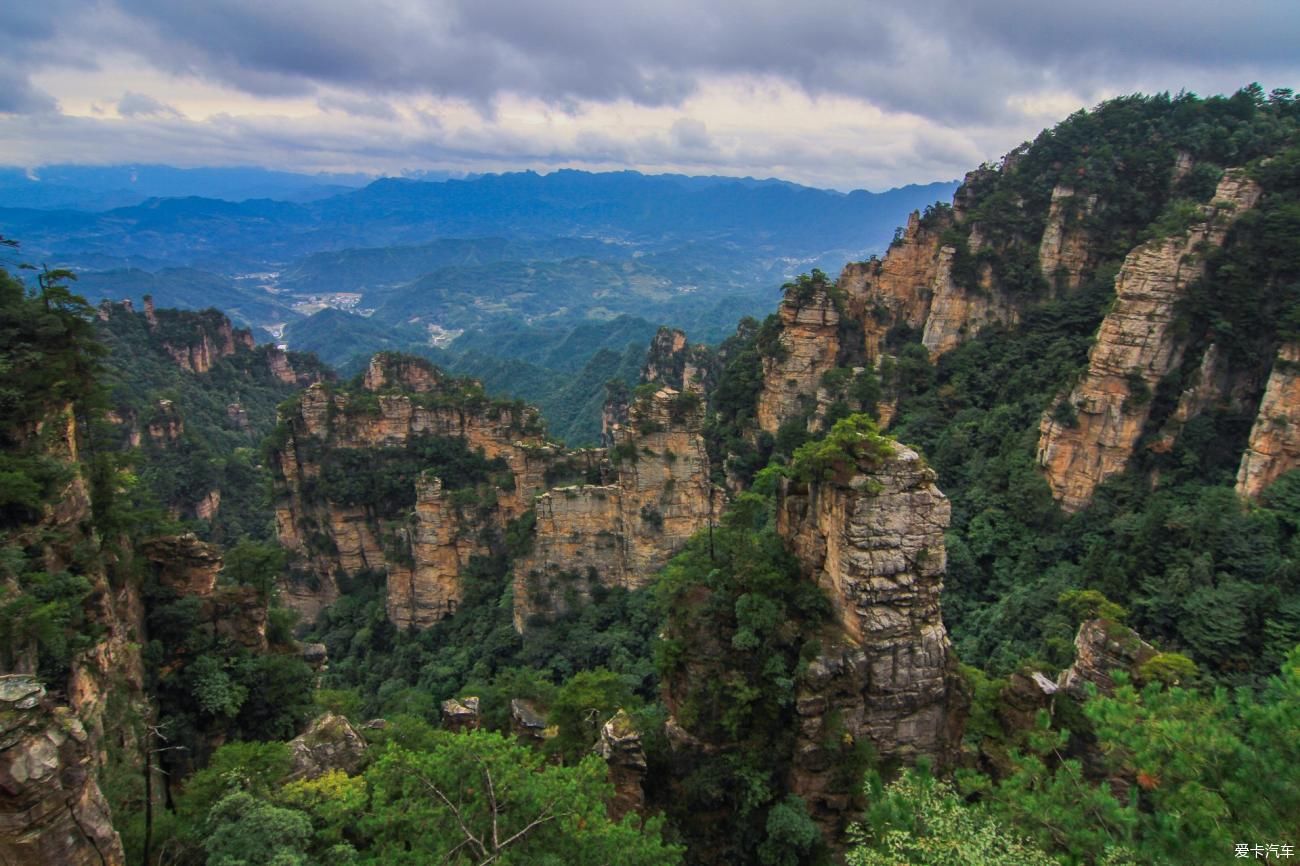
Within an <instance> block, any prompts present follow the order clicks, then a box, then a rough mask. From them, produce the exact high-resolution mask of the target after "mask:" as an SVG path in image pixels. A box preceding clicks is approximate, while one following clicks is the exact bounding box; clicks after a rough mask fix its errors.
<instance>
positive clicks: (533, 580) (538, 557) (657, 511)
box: [514, 387, 722, 631]
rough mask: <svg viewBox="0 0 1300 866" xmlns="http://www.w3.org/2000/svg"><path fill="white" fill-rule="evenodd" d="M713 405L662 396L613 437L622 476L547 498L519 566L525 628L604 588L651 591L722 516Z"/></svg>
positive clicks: (650, 399) (638, 408)
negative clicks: (712, 453) (712, 464)
mask: <svg viewBox="0 0 1300 866" xmlns="http://www.w3.org/2000/svg"><path fill="white" fill-rule="evenodd" d="M703 425H704V404H703V400H702V399H701V398H700V397H699V395H698V394H696V393H695V392H693V391H681V392H679V391H676V390H674V389H672V388H666V387H665V388H661V389H659V390H658V391H655V392H654V393H652V394H643V395H642V396H641V397H640V398H638V399H637V400H636V401H635V402H634V403H633V404H632V406H631V408H630V410H629V419H628V423H627V424H626V425H618V426H616V427H615V428H614V429H613V430H612V431H611V433H612V436H613V438H614V442H615V444H614V446H613V447H612V449H611V450H610V455H611V461H612V462H613V463H614V466H613V470H612V471H613V473H614V478H613V480H612V482H611V483H608V484H601V485H590V484H583V485H575V486H571V487H563V488H558V489H551V490H548V491H547V492H546V493H543V494H541V495H540V496H538V497H537V500H536V502H535V504H534V508H535V509H536V536H535V539H534V542H533V549H532V551H531V553H529V554H528V555H527V556H526V557H524V558H522V559H521V560H520V561H518V562H516V564H515V575H514V580H515V609H514V619H515V627H516V628H517V629H519V630H521V631H522V630H523V629H524V628H525V627H526V626H527V624H528V622H529V620H530V619H532V618H534V617H538V618H541V619H549V618H553V617H555V616H557V615H559V614H561V613H563V612H564V611H566V610H569V609H571V608H572V607H573V606H574V605H576V604H579V603H581V602H582V600H584V599H587V598H590V597H591V596H592V594H593V593H596V592H599V591H600V589H601V588H606V589H607V588H610V587H616V586H617V587H624V588H627V589H638V588H640V587H642V586H645V585H646V583H647V582H648V581H649V580H650V579H651V577H652V576H653V575H654V573H655V571H657V570H658V569H659V568H660V567H661V566H662V565H663V564H664V563H665V562H667V561H668V558H669V557H671V556H672V555H673V554H674V553H676V552H677V551H678V550H680V549H681V548H682V547H683V546H684V545H685V544H686V542H687V540H688V539H689V538H690V537H691V536H692V535H693V534H694V533H695V532H696V531H697V530H699V529H701V528H703V527H704V526H706V525H708V523H709V521H710V520H713V519H714V518H715V517H716V515H718V514H720V513H721V510H722V493H721V491H719V490H718V489H717V488H715V487H714V486H713V484H712V482H711V480H710V470H709V458H708V453H707V450H706V448H705V444H704V437H703V435H702V429H703Z"/></svg>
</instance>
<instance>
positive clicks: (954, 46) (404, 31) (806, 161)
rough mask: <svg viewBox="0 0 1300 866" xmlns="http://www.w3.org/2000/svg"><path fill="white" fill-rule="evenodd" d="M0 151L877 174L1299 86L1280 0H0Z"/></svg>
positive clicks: (1291, 22) (1297, 53) (831, 183)
mask: <svg viewBox="0 0 1300 866" xmlns="http://www.w3.org/2000/svg"><path fill="white" fill-rule="evenodd" d="M3 5H4V7H5V8H4V11H2V12H0V25H3V26H2V28H0V32H3V33H5V35H6V39H5V45H4V48H3V50H2V51H0V164H8V165H21V166H38V165H41V164H48V163H59V162H72V163H102V164H112V163H124V162H136V163H168V164H172V165H178V166H200V165H262V166H267V167H271V168H280V169H289V170H297V171H357V170H360V171H368V172H377V173H390V174H395V173H399V172H401V171H403V170H411V169H444V170H452V171H498V170H506V169H522V168H533V169H537V170H541V171H544V170H547V169H552V168H557V167H576V168H585V169H590V170H595V171H606V170H613V169H621V168H636V169H640V170H643V171H652V172H658V171H682V172H687V173H691V174H734V175H754V176H757V177H782V178H787V179H790V180H796V181H799V182H803V183H808V184H813V185H816V186H828V187H835V188H839V189H851V188H857V187H866V188H868V189H877V190H879V189H884V188H887V187H891V186H897V185H901V184H904V183H912V182H926V181H931V180H938V179H951V178H955V177H960V176H961V175H962V174H963V173H964V172H965V171H967V170H968V169H970V168H972V167H974V166H975V165H978V164H979V163H980V162H983V161H984V160H988V159H995V158H997V157H999V156H1000V155H1001V154H1003V153H1005V152H1006V151H1007V150H1009V149H1010V148H1012V147H1014V146H1015V145H1017V144H1018V143H1020V142H1021V141H1023V140H1025V139H1027V138H1031V137H1032V136H1033V135H1034V134H1035V133H1036V132H1037V131H1038V130H1039V129H1041V128H1042V127H1044V126H1049V125H1051V124H1052V123H1055V122H1056V121H1058V120H1060V119H1062V118H1063V117H1065V116H1066V115H1068V114H1069V113H1070V112H1072V111H1074V110H1076V109H1078V108H1082V107H1088V106H1091V105H1094V104H1095V103H1097V102H1099V101H1100V100H1102V99H1104V98H1106V97H1109V96H1113V95H1117V94H1124V93H1132V92H1137V91H1142V92H1155V91H1160V90H1169V91H1173V92H1177V91H1178V90H1182V89H1186V90H1190V91H1193V92H1196V93H1200V94H1203V95H1208V94H1211V93H1222V92H1231V91H1233V90H1235V89H1236V88H1238V87H1240V86H1241V85H1244V84H1248V83H1250V82H1252V81H1258V82H1260V83H1261V84H1262V85H1263V86H1264V88H1265V89H1266V90H1268V89H1272V88H1274V87H1293V88H1296V89H1300V2H1296V0H1234V2H1222V0H1213V2H1210V0H1089V2H1086V3H1085V2H1063V0H989V2H980V0H894V2H890V3H881V2H876V0H803V2H792V0H748V2H733V0H689V2H688V0H657V2H651V0H636V2H631V0H554V2H546V0H531V2H530V0H366V2H359V0H14V2H12V3H5V4H3Z"/></svg>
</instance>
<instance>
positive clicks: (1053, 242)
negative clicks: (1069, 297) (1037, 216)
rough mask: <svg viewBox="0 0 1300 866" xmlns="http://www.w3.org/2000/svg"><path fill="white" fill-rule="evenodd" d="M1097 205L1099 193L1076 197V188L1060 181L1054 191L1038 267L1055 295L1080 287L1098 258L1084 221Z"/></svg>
mask: <svg viewBox="0 0 1300 866" xmlns="http://www.w3.org/2000/svg"><path fill="white" fill-rule="evenodd" d="M1096 207H1097V196H1096V195H1089V196H1076V195H1075V192H1074V188H1073V187H1070V186H1066V185H1064V184H1058V185H1057V186H1056V188H1055V189H1053V190H1052V204H1051V208H1050V209H1049V210H1048V213H1047V227H1046V228H1045V229H1044V230H1043V238H1042V240H1041V241H1039V243H1038V267H1039V270H1041V271H1042V272H1043V276H1044V277H1046V278H1047V282H1048V285H1049V286H1050V287H1051V292H1052V294H1056V293H1058V292H1062V291H1069V290H1072V289H1077V288H1079V285H1080V284H1081V283H1082V282H1083V277H1084V274H1085V273H1086V272H1088V271H1089V270H1090V269H1091V267H1092V265H1094V264H1095V262H1096V258H1095V256H1094V254H1093V245H1092V238H1091V236H1090V235H1089V233H1088V230H1087V229H1086V228H1085V227H1084V220H1085V219H1086V218H1087V217H1088V216H1090V215H1091V214H1092V212H1093V210H1094V209H1095V208H1096Z"/></svg>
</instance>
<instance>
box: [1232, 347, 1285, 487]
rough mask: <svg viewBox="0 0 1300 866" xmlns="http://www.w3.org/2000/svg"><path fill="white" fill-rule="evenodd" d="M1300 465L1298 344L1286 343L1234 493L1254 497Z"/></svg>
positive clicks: (1276, 364) (1244, 457)
mask: <svg viewBox="0 0 1300 866" xmlns="http://www.w3.org/2000/svg"><path fill="white" fill-rule="evenodd" d="M1297 466H1300V345H1298V344H1296V343H1287V344H1285V345H1284V346H1282V348H1281V350H1280V351H1279V352H1278V355H1277V360H1276V361H1274V362H1273V372H1272V373H1271V374H1270V375H1269V377H1268V385H1267V386H1266V387H1265V389H1264V399H1263V400H1261V401H1260V404H1259V414H1258V415H1256V416H1255V426H1254V427H1252V428H1251V431H1250V444H1249V446H1248V447H1247V449H1246V453H1244V454H1242V455H1241V468H1240V470H1238V472H1237V492H1238V493H1240V494H1241V495H1243V496H1249V497H1252V498H1254V497H1257V496H1259V494H1260V493H1262V492H1263V491H1264V488H1266V487H1268V485H1270V484H1272V483H1273V482H1274V481H1276V480H1277V478H1278V476H1279V475H1281V474H1282V473H1284V472H1287V471H1288V470H1291V469H1295V468H1296V467H1297Z"/></svg>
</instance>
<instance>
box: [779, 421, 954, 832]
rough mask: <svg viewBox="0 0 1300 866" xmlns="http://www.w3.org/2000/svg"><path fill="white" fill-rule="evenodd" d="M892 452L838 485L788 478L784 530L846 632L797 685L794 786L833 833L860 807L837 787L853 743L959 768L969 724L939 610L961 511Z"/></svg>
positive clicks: (916, 462)
mask: <svg viewBox="0 0 1300 866" xmlns="http://www.w3.org/2000/svg"><path fill="white" fill-rule="evenodd" d="M892 449H893V453H892V456H890V457H889V458H888V459H886V460H884V461H883V462H882V463H881V464H880V465H875V466H872V465H859V466H857V467H856V468H854V469H853V470H852V471H851V473H850V474H849V477H844V478H842V479H841V480H839V481H836V482H824V483H820V484H810V485H807V486H806V487H803V486H800V485H798V484H796V483H794V482H791V481H787V482H786V483H785V484H784V486H783V488H782V491H781V495H780V497H779V500H778V508H777V521H778V522H777V529H778V531H779V532H780V534H781V535H782V536H783V537H784V538H785V539H786V541H787V544H788V546H789V547H790V549H791V551H792V552H793V553H794V554H795V556H796V557H797V558H798V560H799V562H800V565H801V567H802V569H803V571H804V573H805V574H806V575H807V577H808V578H809V579H811V580H813V581H815V582H816V583H817V584H818V585H819V586H821V587H822V588H823V589H824V590H825V591H826V594H827V596H828V597H829V598H830V599H831V603H832V605H833V608H834V611H835V623H836V626H837V628H836V629H834V630H832V632H831V633H830V634H828V635H827V637H826V639H825V640H824V641H823V645H824V647H825V649H824V650H823V652H822V654H821V655H820V656H818V657H817V658H816V659H814V660H813V661H812V662H811V663H810V664H809V666H808V670H807V673H806V674H805V675H804V677H803V678H802V680H801V681H800V683H799V686H798V694H797V703H796V711H797V713H798V716H799V732H798V740H797V744H796V748H795V755H794V767H793V769H792V771H791V789H792V790H793V791H794V792H795V793H797V794H799V795H800V796H801V797H803V798H804V800H805V801H806V802H808V803H809V805H810V806H811V808H812V810H813V814H814V816H815V817H816V818H817V819H818V820H819V821H820V822H821V823H822V825H823V827H824V828H826V829H827V831H828V832H830V831H831V829H832V828H834V827H836V826H838V822H839V820H840V818H842V817H843V815H844V813H845V811H846V810H847V809H848V808H849V805H850V795H849V793H847V792H846V791H845V790H844V789H843V787H842V786H840V785H838V784H837V782H836V772H837V769H838V767H839V764H840V763H841V761H842V760H843V758H842V750H843V748H844V744H845V743H849V744H853V743H858V742H866V743H868V744H869V745H870V747H871V749H872V750H873V751H874V753H875V754H876V755H877V756H878V757H879V758H880V759H882V760H885V761H899V762H905V763H911V762H913V761H915V760H916V759H917V758H919V757H921V756H928V757H930V758H931V759H932V760H934V761H935V763H936V764H937V765H938V766H940V767H943V766H949V765H951V763H952V762H953V761H954V760H955V755H956V750H957V748H958V743H959V740H960V735H961V725H962V721H963V719H964V715H965V706H966V700H965V695H964V691H963V689H962V686H961V680H960V677H959V676H958V673H957V662H956V658H955V656H954V654H953V652H952V648H951V645H950V644H949V641H948V634H947V631H946V629H945V628H944V624H943V619H942V617H941V615H940V609H939V595H940V591H941V590H942V587H943V576H944V572H945V568H946V552H945V548H944V530H945V529H947V527H948V523H949V518H950V512H951V509H950V506H949V504H948V500H947V498H946V497H945V496H944V495H943V494H942V493H941V492H940V491H939V490H938V488H937V487H935V485H934V480H935V476H934V472H933V471H932V470H930V469H929V468H928V467H927V466H926V465H925V463H924V461H922V460H921V458H920V456H919V455H917V453H916V452H915V451H912V450H911V449H908V448H905V447H903V446H901V445H896V444H895V445H893V446H892Z"/></svg>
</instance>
